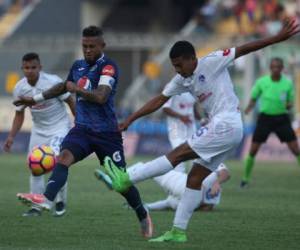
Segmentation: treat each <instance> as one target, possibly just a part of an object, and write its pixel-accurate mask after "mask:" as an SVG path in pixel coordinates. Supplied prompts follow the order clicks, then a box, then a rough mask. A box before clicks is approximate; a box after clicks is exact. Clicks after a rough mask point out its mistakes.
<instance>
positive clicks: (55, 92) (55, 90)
mask: <svg viewBox="0 0 300 250" xmlns="http://www.w3.org/2000/svg"><path fill="white" fill-rule="evenodd" d="M66 92H67V90H66V82H61V83H58V84H56V85H54V86H53V87H52V88H50V89H48V90H46V91H44V92H43V96H44V98H45V99H50V98H54V97H57V96H59V95H62V94H64V93H66Z"/></svg>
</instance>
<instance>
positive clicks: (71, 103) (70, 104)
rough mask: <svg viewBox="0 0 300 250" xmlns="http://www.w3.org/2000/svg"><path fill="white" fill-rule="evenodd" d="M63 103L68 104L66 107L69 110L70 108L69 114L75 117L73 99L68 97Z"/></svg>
mask: <svg viewBox="0 0 300 250" xmlns="http://www.w3.org/2000/svg"><path fill="white" fill-rule="evenodd" d="M64 101H65V103H67V104H68V106H69V108H70V110H71V113H72V115H73V116H74V117H75V113H76V112H75V101H74V99H73V97H72V96H69V97H68V98H67V99H66V100H64Z"/></svg>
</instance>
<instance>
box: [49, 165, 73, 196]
mask: <svg viewBox="0 0 300 250" xmlns="http://www.w3.org/2000/svg"><path fill="white" fill-rule="evenodd" d="M68 172H69V168H68V167H67V166H66V165H63V164H60V163H57V164H56V165H55V167H54V169H53V172H52V175H51V176H50V178H49V180H48V183H47V187H46V191H45V193H44V195H45V196H46V198H47V199H48V200H50V201H54V199H55V197H56V195H57V193H58V192H59V190H60V189H61V188H62V187H63V186H64V185H65V184H66V182H67V178H68Z"/></svg>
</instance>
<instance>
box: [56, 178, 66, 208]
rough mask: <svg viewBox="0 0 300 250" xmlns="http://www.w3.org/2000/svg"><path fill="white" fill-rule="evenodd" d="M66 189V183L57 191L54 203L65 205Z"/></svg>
mask: <svg viewBox="0 0 300 250" xmlns="http://www.w3.org/2000/svg"><path fill="white" fill-rule="evenodd" d="M67 188H68V183H67V182H66V184H65V185H64V186H63V187H62V188H61V189H60V190H59V192H58V193H57V195H56V199H55V202H56V203H57V202H61V201H62V202H63V203H64V204H66V203H67Z"/></svg>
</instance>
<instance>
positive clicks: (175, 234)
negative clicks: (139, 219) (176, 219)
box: [149, 227, 187, 243]
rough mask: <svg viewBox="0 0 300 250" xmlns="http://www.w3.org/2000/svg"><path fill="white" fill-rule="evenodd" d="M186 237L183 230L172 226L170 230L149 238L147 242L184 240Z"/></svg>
mask: <svg viewBox="0 0 300 250" xmlns="http://www.w3.org/2000/svg"><path fill="white" fill-rule="evenodd" d="M186 241H187V237H186V234H185V231H184V230H181V229H178V228H175V227H173V228H172V229H171V231H167V232H165V233H164V234H163V235H162V236H159V237H157V238H154V239H151V240H149V242H180V243H183V242H186Z"/></svg>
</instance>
